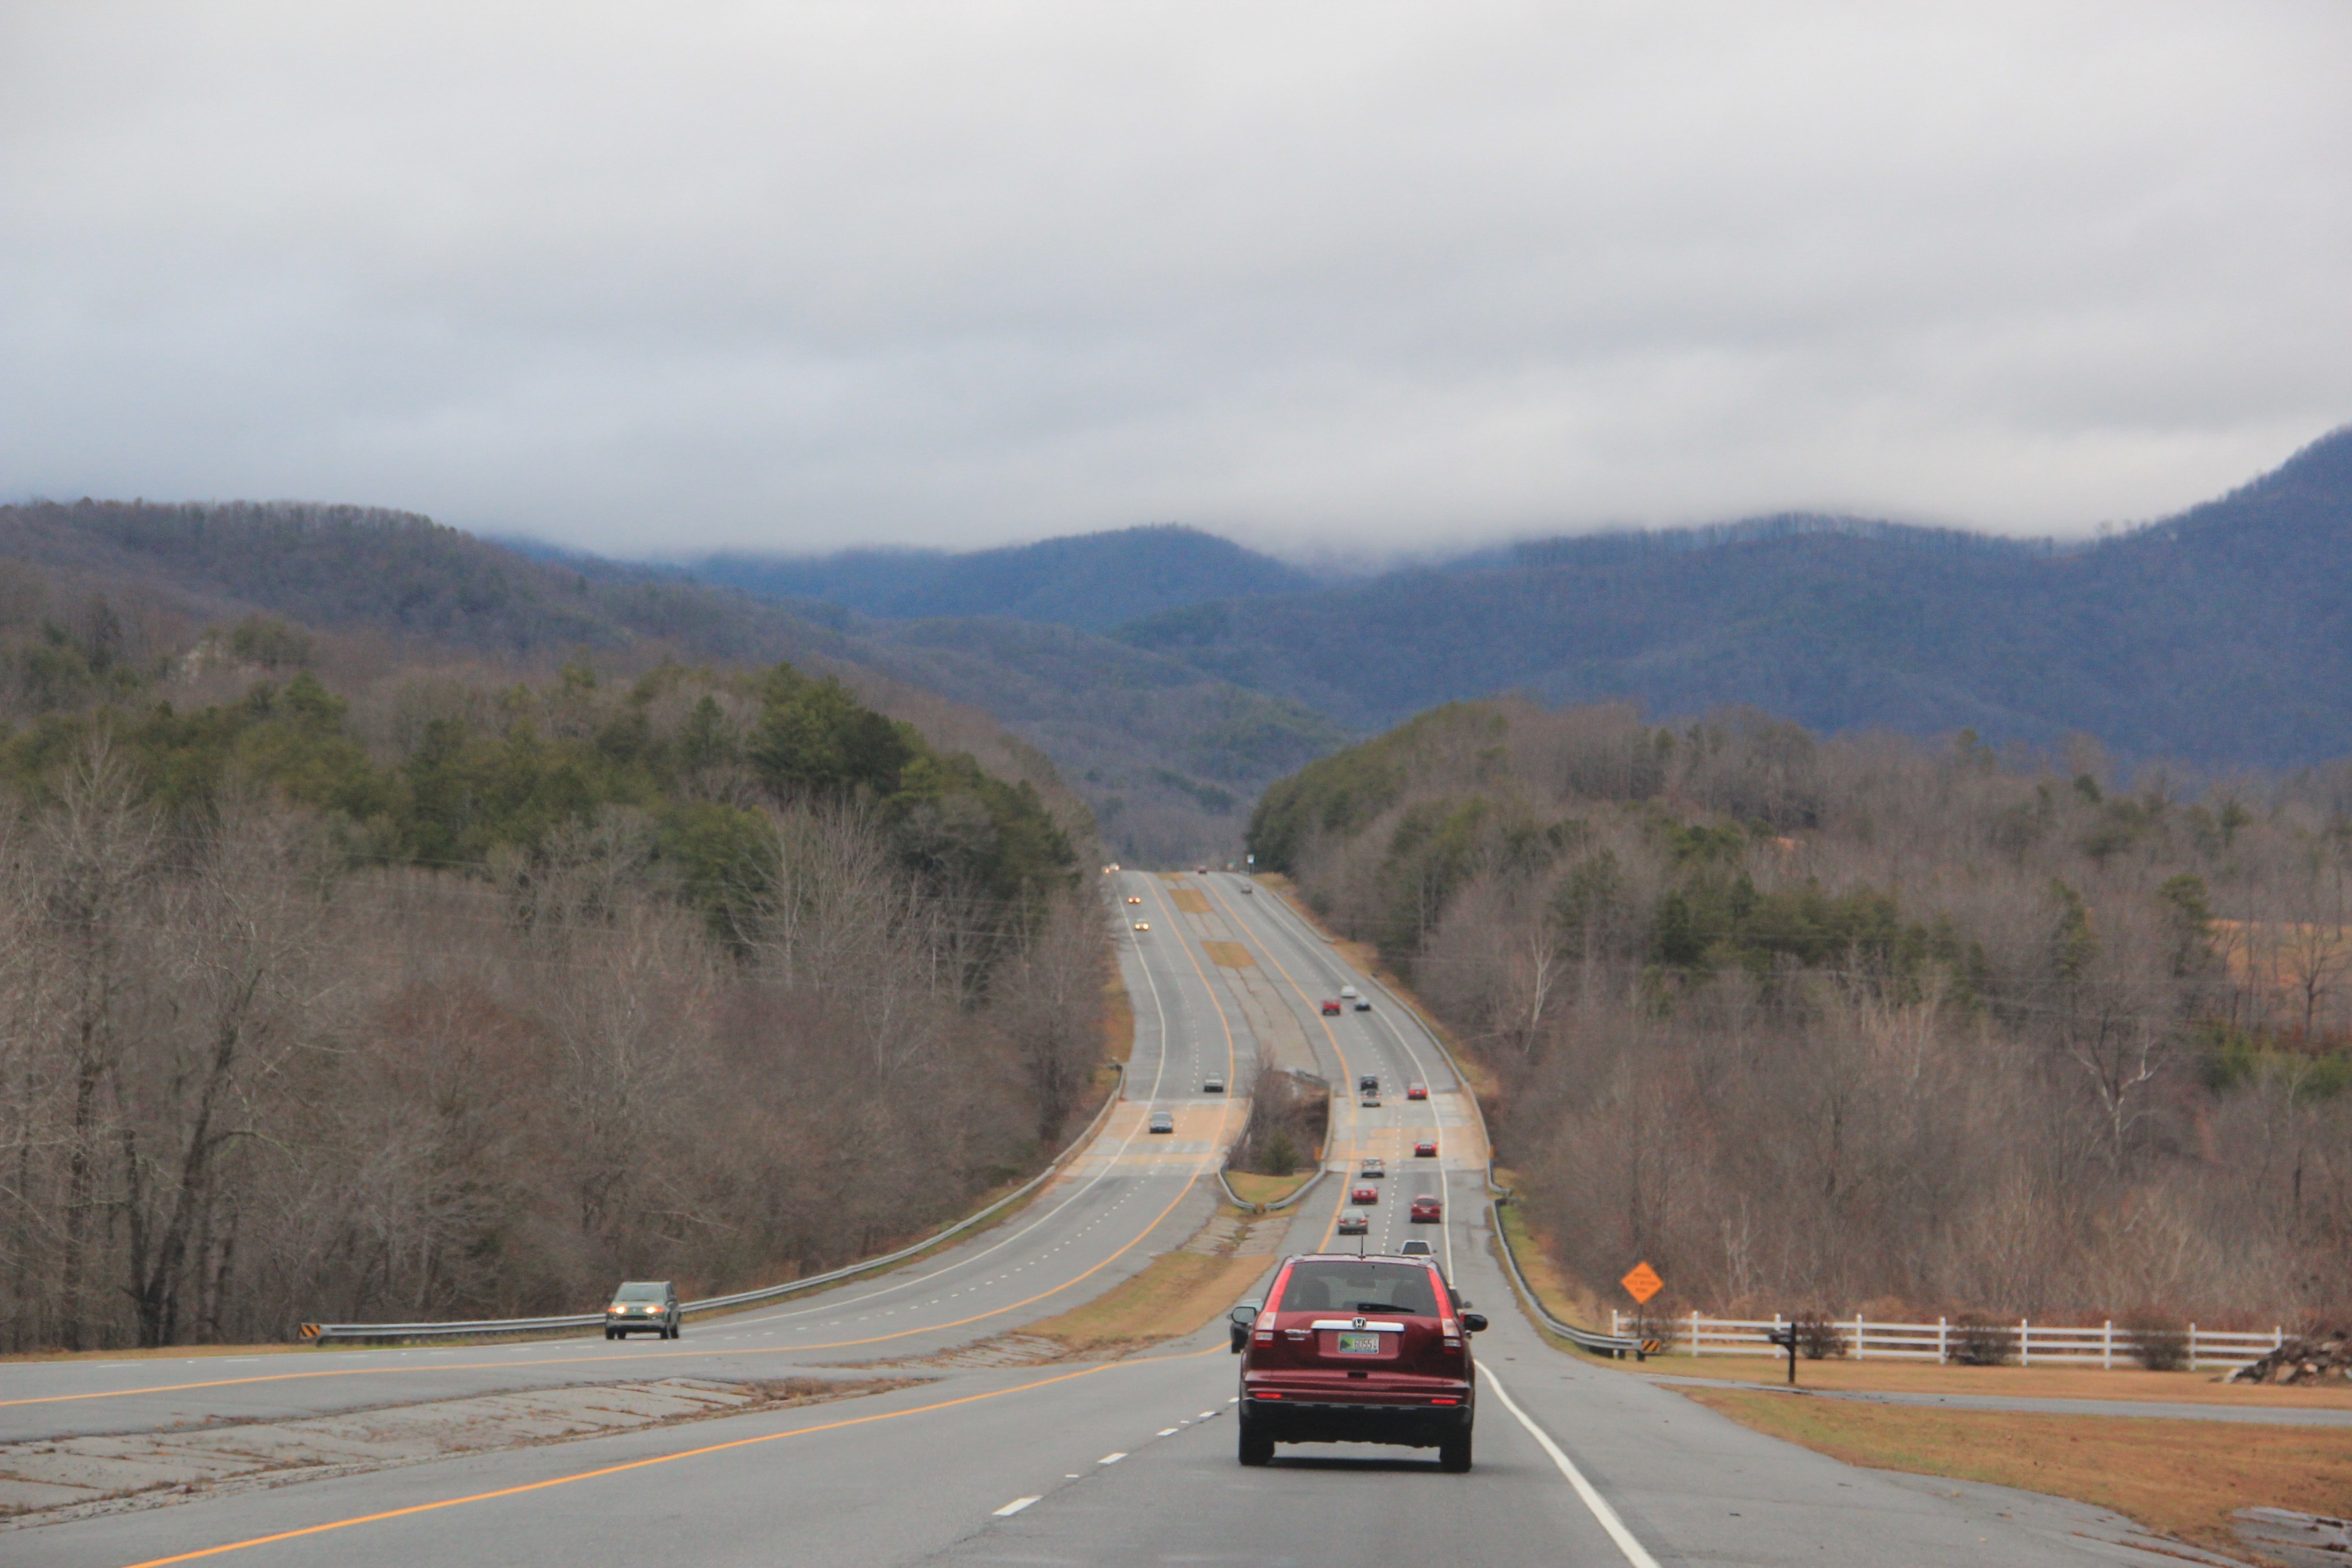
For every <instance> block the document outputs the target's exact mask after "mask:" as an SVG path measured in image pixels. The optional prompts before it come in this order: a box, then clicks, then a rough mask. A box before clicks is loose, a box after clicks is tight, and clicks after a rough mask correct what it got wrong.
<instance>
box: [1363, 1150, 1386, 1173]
mask: <svg viewBox="0 0 2352 1568" xmlns="http://www.w3.org/2000/svg"><path fill="white" fill-rule="evenodd" d="M1388 1173H1389V1168H1388V1167H1387V1166H1386V1165H1384V1164H1382V1163H1381V1159H1380V1156H1379V1155H1377V1154H1367V1155H1365V1156H1364V1163H1362V1164H1361V1165H1359V1166H1358V1167H1357V1168H1356V1174H1357V1175H1358V1176H1385V1175H1387V1174H1388Z"/></svg>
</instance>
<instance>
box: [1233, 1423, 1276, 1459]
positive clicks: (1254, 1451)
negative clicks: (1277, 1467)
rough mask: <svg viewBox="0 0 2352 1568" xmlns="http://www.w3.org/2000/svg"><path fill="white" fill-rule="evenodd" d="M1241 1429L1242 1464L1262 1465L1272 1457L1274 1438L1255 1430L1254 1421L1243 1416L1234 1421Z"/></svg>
mask: <svg viewBox="0 0 2352 1568" xmlns="http://www.w3.org/2000/svg"><path fill="white" fill-rule="evenodd" d="M1235 1426H1238V1427H1239V1428H1240V1431H1241V1443H1240V1445H1239V1447H1240V1449H1241V1461H1242V1463H1243V1464H1244V1465H1263V1464H1266V1463H1268V1462H1270V1461H1271V1460H1272V1459H1273V1458H1274V1439H1273V1438H1271V1437H1269V1436H1265V1434H1264V1433H1262V1432H1260V1431H1258V1430H1257V1428H1256V1426H1255V1423H1254V1422H1252V1421H1250V1420H1249V1418H1248V1417H1246V1416H1244V1417H1243V1419H1242V1420H1240V1421H1239V1422H1236V1423H1235Z"/></svg>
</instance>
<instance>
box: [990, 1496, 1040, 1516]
mask: <svg viewBox="0 0 2352 1568" xmlns="http://www.w3.org/2000/svg"><path fill="white" fill-rule="evenodd" d="M1035 1501H1036V1499H1035V1498H1033V1497H1017V1498H1014V1499H1013V1500H1012V1501H1011V1502H1009V1503H1006V1504H1005V1505H1004V1506H1003V1508H1000V1509H998V1510H996V1511H995V1512H994V1513H992V1514H990V1515H989V1516H988V1517H989V1518H991V1519H1011V1518H1012V1517H1013V1515H1014V1514H1016V1513H1019V1512H1020V1511H1021V1510H1023V1509H1024V1508H1027V1507H1028V1506H1029V1505H1030V1504H1031V1503H1033V1502H1035Z"/></svg>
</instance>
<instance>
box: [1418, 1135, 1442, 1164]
mask: <svg viewBox="0 0 2352 1568" xmlns="http://www.w3.org/2000/svg"><path fill="white" fill-rule="evenodd" d="M1412 1157H1413V1158H1414V1159H1416V1160H1434V1159H1436V1158H1437V1140H1436V1139H1434V1138H1432V1139H1430V1140H1429V1141H1428V1142H1423V1143H1416V1144H1414V1145H1413V1146H1412Z"/></svg>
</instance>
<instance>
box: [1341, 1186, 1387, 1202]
mask: <svg viewBox="0 0 2352 1568" xmlns="http://www.w3.org/2000/svg"><path fill="white" fill-rule="evenodd" d="M1348 1201H1349V1203H1351V1204H1376V1203H1378V1202H1380V1201H1381V1190H1380V1188H1378V1187H1356V1188H1353V1189H1351V1190H1350V1191H1349V1194H1348Z"/></svg>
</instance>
